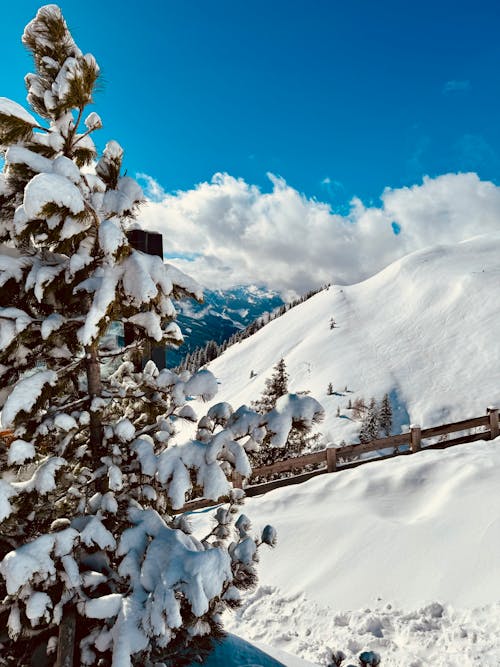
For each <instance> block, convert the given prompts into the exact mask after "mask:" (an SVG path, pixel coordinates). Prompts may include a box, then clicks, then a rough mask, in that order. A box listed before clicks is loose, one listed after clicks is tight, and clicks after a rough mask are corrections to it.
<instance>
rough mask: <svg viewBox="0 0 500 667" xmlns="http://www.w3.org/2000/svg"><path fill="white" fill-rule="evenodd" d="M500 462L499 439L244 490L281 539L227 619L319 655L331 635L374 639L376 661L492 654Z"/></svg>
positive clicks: (333, 639) (390, 664)
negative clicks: (258, 492)
mask: <svg viewBox="0 0 500 667" xmlns="http://www.w3.org/2000/svg"><path fill="white" fill-rule="evenodd" d="M499 469H500V438H497V439H496V440H494V441H491V442H483V441H480V442H476V443H471V444H467V445H459V446H456V447H451V448H449V449H446V450H442V451H422V452H420V453H418V454H414V455H411V456H403V457H398V458H394V459H391V460H389V461H379V462H371V463H367V464H365V465H363V466H360V467H359V468H356V469H353V470H346V471H341V472H337V473H335V474H324V475H321V476H319V477H316V478H314V479H311V480H309V481H308V482H305V483H302V484H300V485H297V486H289V487H284V488H281V489H278V490H275V491H272V492H270V493H268V494H266V495H264V496H261V497H257V498H249V499H247V500H246V503H245V514H247V515H248V516H249V517H250V518H251V520H252V522H253V526H254V529H255V530H261V529H262V528H263V526H264V525H265V524H266V523H268V522H271V523H272V524H273V525H274V526H275V527H276V529H277V532H278V543H277V546H276V548H275V549H274V550H268V549H261V551H260V554H261V558H260V564H259V584H260V586H259V588H258V590H257V591H256V592H255V593H252V594H250V595H247V596H246V597H245V598H244V605H243V608H242V609H241V610H240V611H239V612H237V614H236V615H233V614H227V617H226V619H225V621H226V627H228V629H229V630H230V631H232V632H235V633H236V634H238V635H240V636H242V637H245V638H247V639H251V640H257V641H262V642H265V643H266V644H270V645H274V646H276V647H278V648H282V649H284V650H286V651H288V652H290V653H293V654H295V655H297V656H299V657H301V658H304V659H306V660H311V661H313V662H314V663H315V664H325V662H324V654H325V650H326V648H327V647H328V646H329V647H331V648H333V649H337V650H338V649H340V650H343V651H344V652H345V653H346V654H347V655H348V657H349V658H350V659H351V660H353V661H354V659H355V657H356V656H357V655H358V654H359V653H360V652H361V651H363V650H375V651H377V652H378V653H380V654H381V655H382V658H383V660H382V665H383V667H396V666H397V667H401V665H407V666H410V665H411V666H413V667H422V666H424V665H433V667H445V666H446V667H452V666H453V667H457V666H458V665H459V664H460V665H467V666H469V665H470V666H472V665H476V664H481V665H482V666H483V665H488V666H489V665H491V666H493V665H498V664H500V645H499V643H498V641H497V633H498V627H499V624H500V561H499V559H498V552H499V550H500V489H499V485H498V470H499ZM209 516H210V515H209V513H206V512H205V513H200V514H198V515H197V516H196V518H195V520H194V525H195V526H196V533H198V530H206V527H207V521H208V517H209Z"/></svg>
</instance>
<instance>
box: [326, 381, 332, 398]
mask: <svg viewBox="0 0 500 667" xmlns="http://www.w3.org/2000/svg"><path fill="white" fill-rule="evenodd" d="M326 393H327V395H328V396H332V395H333V384H332V383H331V382H329V383H328V387H327V388H326Z"/></svg>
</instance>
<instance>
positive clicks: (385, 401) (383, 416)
mask: <svg viewBox="0 0 500 667" xmlns="http://www.w3.org/2000/svg"><path fill="white" fill-rule="evenodd" d="M378 421H379V426H380V430H381V431H382V432H383V433H384V434H385V435H386V436H390V435H391V431H392V406H391V401H390V399H389V395H388V394H384V397H383V398H382V401H381V402H380V408H379V411H378Z"/></svg>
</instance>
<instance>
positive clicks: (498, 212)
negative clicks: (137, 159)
mask: <svg viewBox="0 0 500 667" xmlns="http://www.w3.org/2000/svg"><path fill="white" fill-rule="evenodd" d="M139 176H140V178H141V179H142V182H143V183H144V182H145V183H146V188H145V190H146V194H147V195H148V197H149V199H148V201H147V203H146V205H145V206H144V207H143V208H142V211H141V214H140V216H139V221H140V223H141V224H142V225H143V226H144V227H145V228H146V229H150V230H155V231H160V232H162V233H163V235H164V251H165V253H166V254H167V255H168V257H174V258H175V259H173V260H169V261H172V263H173V264H175V265H176V266H178V267H179V268H181V269H183V270H185V271H186V272H188V273H190V274H191V275H193V277H195V278H196V279H197V280H198V281H199V282H200V283H201V284H203V285H204V286H205V287H208V288H228V287H231V286H234V285H240V284H258V285H265V286H267V287H269V288H271V289H275V290H278V291H280V292H281V293H282V294H283V295H285V296H286V295H287V294H290V293H293V292H295V293H303V292H305V291H306V290H308V289H310V288H312V287H317V286H318V285H320V284H323V283H327V282H331V283H337V284H351V283H355V282H359V281H360V280H363V279H365V278H367V277H369V276H371V275H373V274H374V273H376V272H377V271H379V270H380V269H382V268H384V267H385V266H387V265H388V264H390V263H391V262H392V261H394V260H396V259H398V258H400V257H403V256H404V255H406V254H408V253H410V252H412V251H414V250H418V249H421V248H425V247H428V246H433V245H436V244H447V243H455V242H460V241H463V240H465V239H468V238H471V237H473V236H477V235H479V234H485V233H488V232H490V231H499V230H500V187H497V186H496V185H494V184H493V183H491V182H489V181H481V180H480V178H479V177H478V176H477V174H475V173H459V174H452V173H450V174H444V175H442V176H438V177H436V178H429V177H425V178H424V180H423V183H422V184H420V185H414V186H412V187H404V188H399V189H390V188H386V189H385V191H384V192H383V193H382V195H381V198H380V205H379V206H365V205H364V204H363V202H362V201H361V200H360V199H357V198H355V199H353V200H352V201H351V207H350V210H349V212H348V213H347V214H346V215H340V214H338V213H335V212H334V211H333V210H332V209H331V207H330V205H329V204H327V203H324V202H320V201H317V200H316V199H310V198H307V197H305V196H304V195H303V194H301V193H299V192H298V191H297V190H295V189H294V188H293V187H291V186H290V185H288V184H287V183H286V182H285V181H284V180H283V179H282V178H279V177H277V176H275V175H273V174H268V176H269V179H270V181H271V184H272V190H271V192H262V191H261V190H260V189H259V188H258V187H257V186H255V185H251V184H248V183H246V182H245V181H244V180H242V179H239V178H234V177H233V176H230V175H228V174H215V175H214V177H213V178H212V180H211V182H209V183H208V182H204V183H200V184H199V185H197V186H196V187H195V188H193V189H191V190H187V191H179V192H177V193H175V194H168V193H165V192H164V191H163V190H162V189H161V187H160V186H159V185H158V183H156V181H154V180H153V179H151V178H150V177H149V176H146V175H144V174H142V175H139Z"/></svg>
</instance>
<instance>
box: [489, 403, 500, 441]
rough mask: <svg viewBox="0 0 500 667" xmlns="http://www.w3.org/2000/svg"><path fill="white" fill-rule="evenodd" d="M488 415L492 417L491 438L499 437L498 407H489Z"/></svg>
mask: <svg viewBox="0 0 500 667" xmlns="http://www.w3.org/2000/svg"><path fill="white" fill-rule="evenodd" d="M487 412H488V416H489V418H490V431H491V435H490V440H494V439H495V438H498V434H499V428H498V408H495V407H493V406H490V407H489V408H488V411H487Z"/></svg>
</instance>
